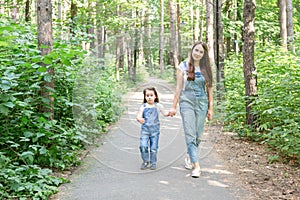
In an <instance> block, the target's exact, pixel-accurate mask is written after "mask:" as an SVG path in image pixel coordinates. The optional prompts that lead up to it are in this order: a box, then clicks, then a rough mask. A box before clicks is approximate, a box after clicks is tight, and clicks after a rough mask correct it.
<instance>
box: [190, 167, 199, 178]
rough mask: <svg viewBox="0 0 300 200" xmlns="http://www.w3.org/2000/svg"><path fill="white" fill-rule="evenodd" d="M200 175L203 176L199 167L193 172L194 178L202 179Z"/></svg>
mask: <svg viewBox="0 0 300 200" xmlns="http://www.w3.org/2000/svg"><path fill="white" fill-rule="evenodd" d="M200 174H201V171H200V167H197V168H195V169H194V170H193V171H192V177H193V178H199V177H200Z"/></svg>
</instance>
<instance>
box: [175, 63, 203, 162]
mask: <svg viewBox="0 0 300 200" xmlns="http://www.w3.org/2000/svg"><path fill="white" fill-rule="evenodd" d="M181 67H182V66H181ZM181 70H182V71H183V73H184V75H185V76H184V77H185V78H186V77H187V65H186V62H184V68H181ZM179 106H180V114H181V118H182V123H183V129H184V134H185V141H186V146H187V151H188V154H189V156H190V159H191V162H192V163H195V162H199V157H198V146H199V144H200V141H201V136H202V134H203V132H204V123H205V119H206V114H207V110H208V99H207V92H206V90H205V78H204V76H203V74H202V73H201V72H196V71H195V80H194V81H187V80H186V81H185V84H184V86H183V89H182V91H181V93H180V96H179Z"/></svg>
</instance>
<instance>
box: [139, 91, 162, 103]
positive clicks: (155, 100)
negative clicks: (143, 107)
mask: <svg viewBox="0 0 300 200" xmlns="http://www.w3.org/2000/svg"><path fill="white" fill-rule="evenodd" d="M146 90H152V91H153V92H154V94H155V96H156V98H155V99H154V102H157V103H159V98H158V95H157V91H156V89H155V88H154V87H149V88H145V89H144V91H143V94H144V101H143V102H144V103H146V102H147V100H146Z"/></svg>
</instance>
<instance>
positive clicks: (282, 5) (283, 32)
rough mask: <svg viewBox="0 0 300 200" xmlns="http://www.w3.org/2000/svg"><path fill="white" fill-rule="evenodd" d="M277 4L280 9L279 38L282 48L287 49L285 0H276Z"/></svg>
mask: <svg viewBox="0 0 300 200" xmlns="http://www.w3.org/2000/svg"><path fill="white" fill-rule="evenodd" d="M278 6H279V11H280V19H279V24H280V38H281V44H282V47H283V48H284V49H287V23H286V22H287V20H286V18H287V16H286V0H278Z"/></svg>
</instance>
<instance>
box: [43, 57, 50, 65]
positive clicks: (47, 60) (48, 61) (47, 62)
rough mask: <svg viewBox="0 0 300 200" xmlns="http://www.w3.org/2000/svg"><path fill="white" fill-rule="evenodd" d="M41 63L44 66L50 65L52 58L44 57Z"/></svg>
mask: <svg viewBox="0 0 300 200" xmlns="http://www.w3.org/2000/svg"><path fill="white" fill-rule="evenodd" d="M43 63H44V64H46V65H50V64H52V58H49V57H45V58H44V61H43Z"/></svg>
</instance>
